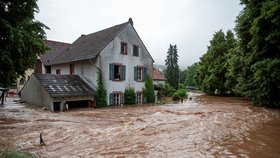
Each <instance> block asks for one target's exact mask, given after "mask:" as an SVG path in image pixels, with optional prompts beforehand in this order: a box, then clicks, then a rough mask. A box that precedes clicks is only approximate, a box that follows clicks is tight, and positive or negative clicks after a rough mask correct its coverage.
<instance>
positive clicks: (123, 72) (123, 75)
mask: <svg viewBox="0 0 280 158" xmlns="http://www.w3.org/2000/svg"><path fill="white" fill-rule="evenodd" d="M125 76H126V73H125V65H122V80H123V81H124V80H125Z"/></svg>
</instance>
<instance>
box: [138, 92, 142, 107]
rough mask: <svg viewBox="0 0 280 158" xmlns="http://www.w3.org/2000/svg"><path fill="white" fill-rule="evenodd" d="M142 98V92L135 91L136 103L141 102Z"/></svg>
mask: <svg viewBox="0 0 280 158" xmlns="http://www.w3.org/2000/svg"><path fill="white" fill-rule="evenodd" d="M142 100H143V97H142V92H137V93H136V104H142Z"/></svg>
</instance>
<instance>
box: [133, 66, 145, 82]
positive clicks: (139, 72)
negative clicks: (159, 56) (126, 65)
mask: <svg viewBox="0 0 280 158" xmlns="http://www.w3.org/2000/svg"><path fill="white" fill-rule="evenodd" d="M146 78H147V68H145V67H143V66H136V67H134V80H135V81H144V80H146Z"/></svg>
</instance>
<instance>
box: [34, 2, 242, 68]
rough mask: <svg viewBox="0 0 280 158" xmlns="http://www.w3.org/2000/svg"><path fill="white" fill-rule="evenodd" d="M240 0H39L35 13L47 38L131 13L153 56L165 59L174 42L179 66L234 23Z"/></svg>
mask: <svg viewBox="0 0 280 158" xmlns="http://www.w3.org/2000/svg"><path fill="white" fill-rule="evenodd" d="M239 3H240V2H239V0H38V6H39V10H40V11H39V13H37V14H36V15H35V19H36V20H38V21H40V22H42V23H44V24H45V25H46V26H48V27H49V28H50V30H45V31H46V34H47V39H49V40H55V41H60V42H67V43H73V42H74V41H75V40H76V39H77V38H78V37H80V36H81V35H82V34H90V33H93V32H97V31H100V30H102V29H105V28H108V27H112V26H115V25H118V24H121V23H124V22H126V21H128V19H129V18H132V19H133V26H134V28H135V29H136V31H137V33H138V34H139V36H140V38H141V39H142V41H143V42H144V44H145V46H146V47H147V49H148V51H149V52H150V54H151V55H152V57H153V59H154V60H155V64H161V65H164V64H165V59H166V55H167V51H168V48H169V45H170V44H172V45H175V44H176V45H177V48H178V55H179V60H178V64H179V66H180V68H181V69H185V68H186V67H187V66H190V65H192V64H193V63H195V62H198V61H199V58H200V57H201V56H202V55H203V54H204V53H205V52H206V51H207V46H208V45H209V41H210V40H211V39H212V38H213V34H214V33H215V32H217V31H219V30H220V29H222V30H223V31H227V30H229V29H233V28H234V27H235V19H236V16H238V15H239V13H240V11H241V10H242V6H241V5H240V4H239Z"/></svg>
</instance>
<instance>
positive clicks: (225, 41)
mask: <svg viewBox="0 0 280 158" xmlns="http://www.w3.org/2000/svg"><path fill="white" fill-rule="evenodd" d="M235 41H236V39H235V38H234V35H233V33H232V32H231V31H230V30H229V31H227V33H226V35H225V34H224V32H223V31H222V30H220V31H218V32H216V33H215V34H214V36H213V39H212V40H211V41H210V46H209V47H208V50H207V52H206V54H204V55H203V56H202V57H201V61H200V62H199V68H198V71H197V72H196V73H197V74H196V79H197V80H198V82H197V83H198V85H199V87H200V89H201V90H203V91H205V92H206V93H208V94H214V93H215V92H216V90H218V92H219V93H220V94H225V93H227V92H228V91H229V89H228V88H227V87H226V86H225V83H226V80H227V78H226V73H227V67H226V66H225V65H226V56H227V54H228V53H229V51H230V50H231V49H233V48H234V43H235Z"/></svg>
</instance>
